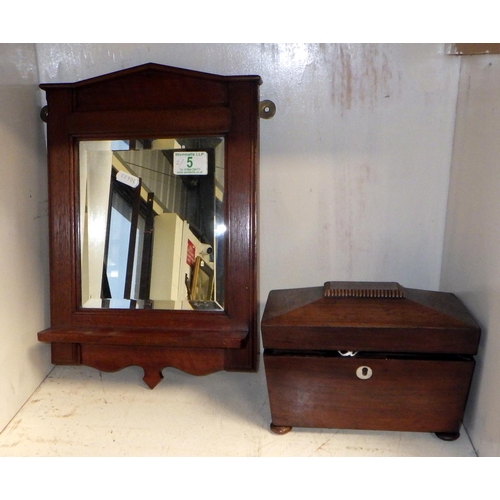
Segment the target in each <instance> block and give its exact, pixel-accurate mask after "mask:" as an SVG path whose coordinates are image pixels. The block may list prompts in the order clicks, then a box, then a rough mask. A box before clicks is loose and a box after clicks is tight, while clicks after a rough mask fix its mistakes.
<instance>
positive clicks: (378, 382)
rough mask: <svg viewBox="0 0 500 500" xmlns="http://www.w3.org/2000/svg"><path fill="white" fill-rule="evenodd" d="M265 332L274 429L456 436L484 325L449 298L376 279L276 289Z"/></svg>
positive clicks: (264, 323) (266, 313)
mask: <svg viewBox="0 0 500 500" xmlns="http://www.w3.org/2000/svg"><path fill="white" fill-rule="evenodd" d="M261 326H262V339H263V344H264V365H265V370H266V379H267V385H268V391H269V401H270V406H271V416H272V423H271V429H272V430H273V431H274V432H276V433H285V432H288V431H289V430H290V429H291V428H292V427H294V426H295V427H322V428H343V429H367V430H391V431H414V432H416V431H419V432H434V433H436V435H437V436H438V437H440V438H442V439H447V440H453V439H456V438H458V437H459V435H460V434H459V431H460V426H461V421H462V417H463V413H464V410H465V405H466V402H467V397H468V393H469V388H470V383H471V380H472V374H473V370H474V359H473V355H474V354H476V352H477V348H478V344H479V336H480V328H479V326H478V325H477V323H476V322H475V320H474V319H473V317H472V316H471V315H470V314H469V312H468V311H467V309H466V308H465V306H464V305H463V304H462V303H461V301H460V300H459V299H458V298H457V297H456V296H455V295H453V294H450V293H444V292H433V291H426V290H416V289H409V288H404V287H402V286H401V285H399V284H397V283H373V282H327V283H325V285H324V286H323V287H314V288H301V289H292V290H273V291H271V293H270V294H269V298H268V301H267V304H266V308H265V311H264V316H263V318H262V325H261Z"/></svg>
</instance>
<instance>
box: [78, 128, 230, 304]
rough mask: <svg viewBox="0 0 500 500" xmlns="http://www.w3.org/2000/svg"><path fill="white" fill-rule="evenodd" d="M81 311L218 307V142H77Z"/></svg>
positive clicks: (221, 158)
mask: <svg viewBox="0 0 500 500" xmlns="http://www.w3.org/2000/svg"><path fill="white" fill-rule="evenodd" d="M79 175H80V179H79V181H80V255H81V306H82V307H83V308H114V309H179V310H221V309H223V308H224V238H225V232H226V227H225V224H224V138H223V137H198V138H194V137H189V138H160V139H147V140H144V139H140V140H98V141H94V140H93V141H80V143H79Z"/></svg>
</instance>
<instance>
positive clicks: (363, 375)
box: [356, 366, 373, 380]
mask: <svg viewBox="0 0 500 500" xmlns="http://www.w3.org/2000/svg"><path fill="white" fill-rule="evenodd" d="M356 375H357V377H358V378H360V379H361V380H368V379H369V378H370V377H371V376H372V375H373V370H372V369H371V368H370V367H369V366H360V367H359V368H358V369H357V370H356Z"/></svg>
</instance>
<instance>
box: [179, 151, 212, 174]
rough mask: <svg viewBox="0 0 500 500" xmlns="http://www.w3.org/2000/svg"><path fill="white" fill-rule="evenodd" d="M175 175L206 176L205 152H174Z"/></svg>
mask: <svg viewBox="0 0 500 500" xmlns="http://www.w3.org/2000/svg"><path fill="white" fill-rule="evenodd" d="M174 174H175V175H207V174H208V153H207V152H206V151H176V152H174Z"/></svg>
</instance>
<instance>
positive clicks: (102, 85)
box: [38, 63, 262, 388]
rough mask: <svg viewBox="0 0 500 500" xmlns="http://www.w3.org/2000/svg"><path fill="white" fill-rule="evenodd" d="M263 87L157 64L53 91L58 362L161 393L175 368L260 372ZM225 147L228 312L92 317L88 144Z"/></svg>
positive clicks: (117, 312)
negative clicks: (83, 200) (167, 140)
mask: <svg viewBox="0 0 500 500" xmlns="http://www.w3.org/2000/svg"><path fill="white" fill-rule="evenodd" d="M261 83H262V82H261V79H260V77H259V76H219V75H212V74H207V73H201V72H197V71H191V70H186V69H180V68H173V67H169V66H163V65H158V64H154V63H148V64H144V65H141V66H137V67H134V68H129V69H125V70H122V71H117V72H114V73H110V74H107V75H104V76H100V77H96V78H91V79H88V80H83V81H80V82H76V83H61V84H41V85H40V88H41V89H43V90H44V91H45V92H46V97H47V110H48V112H47V117H46V121H47V148H48V174H49V175H48V177H49V234H50V313H51V326H50V328H48V329H46V330H44V331H42V332H39V333H38V339H39V340H40V341H42V342H50V343H51V355H52V363H54V364H69V365H78V364H82V365H86V366H91V367H94V368H97V369H99V370H103V371H117V370H120V369H122V368H125V367H127V366H130V365H138V366H140V367H142V368H143V370H144V381H145V382H146V384H147V385H148V386H149V387H151V388H153V387H154V386H155V385H156V384H158V382H160V380H161V379H162V378H163V376H162V369H163V368H165V367H167V366H171V367H175V368H178V369H180V370H183V371H185V372H187V373H191V374H193V375H203V374H208V373H212V372H215V371H220V370H228V371H256V370H257V369H258V357H259V352H260V348H259V339H258V322H257V314H258V309H257V242H256V234H257V210H256V206H257V196H258V194H257V170H258V158H259V117H258V106H259V86H260V84H261ZM188 136H198V137H199V136H223V137H224V138H225V163H226V164H225V167H226V168H225V221H226V226H227V228H228V231H227V238H226V241H225V245H226V247H225V271H224V279H225V305H224V310H223V311H170V310H154V309H152V310H151V309H149V310H147V309H145V310H126V309H83V308H81V307H80V300H81V299H80V296H81V292H80V265H79V262H80V260H79V255H80V254H79V252H80V249H79V241H80V238H79V227H80V225H79V213H78V207H79V204H78V196H79V194H78V193H79V189H78V141H80V140H96V139H142V138H144V139H146V138H161V137H188Z"/></svg>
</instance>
